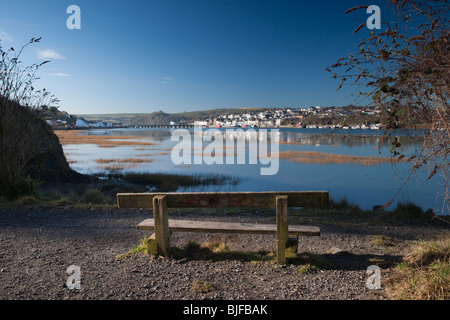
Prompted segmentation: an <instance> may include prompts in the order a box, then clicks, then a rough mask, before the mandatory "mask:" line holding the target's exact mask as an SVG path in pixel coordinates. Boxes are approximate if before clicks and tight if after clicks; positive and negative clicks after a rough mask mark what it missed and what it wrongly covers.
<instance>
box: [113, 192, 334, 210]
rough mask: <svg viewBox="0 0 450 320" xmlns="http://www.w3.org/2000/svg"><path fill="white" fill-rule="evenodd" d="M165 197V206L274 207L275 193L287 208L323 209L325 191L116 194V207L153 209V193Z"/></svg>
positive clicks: (324, 206) (326, 205) (326, 198)
mask: <svg viewBox="0 0 450 320" xmlns="http://www.w3.org/2000/svg"><path fill="white" fill-rule="evenodd" d="M162 195H164V196H166V201H167V207H168V208H275V207H276V198H277V196H280V195H283V196H287V197H288V206H289V207H314V208H326V207H328V206H329V195H328V191H287V192H181V193H163V192H160V193H119V194H117V204H118V207H119V208H153V198H154V197H155V196H162Z"/></svg>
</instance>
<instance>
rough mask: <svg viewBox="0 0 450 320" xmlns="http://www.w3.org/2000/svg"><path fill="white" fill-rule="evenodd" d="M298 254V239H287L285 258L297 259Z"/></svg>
mask: <svg viewBox="0 0 450 320" xmlns="http://www.w3.org/2000/svg"><path fill="white" fill-rule="evenodd" d="M297 252H298V237H289V238H288V241H287V244H286V258H287V259H293V258H297Z"/></svg>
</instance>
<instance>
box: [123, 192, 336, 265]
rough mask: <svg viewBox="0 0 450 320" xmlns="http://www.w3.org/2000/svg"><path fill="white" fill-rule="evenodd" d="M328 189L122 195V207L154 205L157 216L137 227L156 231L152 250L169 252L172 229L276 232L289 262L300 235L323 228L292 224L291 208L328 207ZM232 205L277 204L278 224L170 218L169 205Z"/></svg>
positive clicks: (283, 259)
mask: <svg viewBox="0 0 450 320" xmlns="http://www.w3.org/2000/svg"><path fill="white" fill-rule="evenodd" d="M328 201H329V200H328V192H326V191H325V192H323V191H320V192H293V191H291V192H283V193H281V192H280V193H278V192H258V193H254V192H228V193H227V192H218V193H214V192H212V193H167V194H162V193H153V194H118V195H117V202H118V206H119V207H120V208H148V207H150V204H151V206H152V207H153V219H146V220H144V221H142V222H141V223H140V224H139V225H138V226H137V227H138V229H143V230H154V231H155V232H154V234H153V235H152V236H151V237H150V238H149V240H148V248H149V252H150V253H152V254H153V253H156V254H160V255H167V253H168V249H169V246H170V233H171V232H172V231H191V232H208V233H214V232H215V233H247V234H248V233H249V234H276V247H277V262H278V263H279V264H285V263H286V261H287V259H288V258H294V257H296V255H297V250H298V236H319V235H320V229H319V228H318V227H311V226H289V223H288V214H289V207H297V206H299V207H326V206H327V205H328V203H329V202H328ZM168 206H170V207H174V208H210V207H212V208H228V207H253V208H257V207H265V208H267V207H272V208H273V207H275V208H276V225H268V224H250V223H229V222H211V221H188V220H169V219H168V215H167V207H168Z"/></svg>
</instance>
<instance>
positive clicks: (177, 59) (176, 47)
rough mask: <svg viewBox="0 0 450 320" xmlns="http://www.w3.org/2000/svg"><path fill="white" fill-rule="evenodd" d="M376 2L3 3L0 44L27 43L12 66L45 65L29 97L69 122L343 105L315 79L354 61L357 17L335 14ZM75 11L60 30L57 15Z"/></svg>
mask: <svg viewBox="0 0 450 320" xmlns="http://www.w3.org/2000/svg"><path fill="white" fill-rule="evenodd" d="M383 3H385V1H378V0H369V1H367V2H364V1H361V0H340V1H336V0H334V1H331V0H329V1H325V0H324V1H300V0H278V1H269V0H267V1H266V0H150V1H148V0H147V1H145V0H139V1H138V0H128V1H100V0H96V1H81V0H71V1H62V0H47V1H40V0H15V1H9V2H8V4H5V1H3V3H2V5H1V10H0V39H1V40H2V41H1V42H0V45H2V46H3V47H5V48H8V47H15V48H18V47H20V46H22V45H23V44H25V43H26V42H27V41H28V40H29V39H31V38H32V37H36V38H37V37H42V40H41V42H40V43H38V44H33V45H32V46H29V47H27V49H26V51H25V53H24V56H23V61H24V63H28V64H31V63H34V62H40V61H42V60H41V59H49V60H51V63H49V64H46V65H45V66H44V67H43V68H42V69H41V70H40V74H39V75H40V78H41V79H40V80H39V81H38V82H37V83H36V85H37V87H45V88H46V89H48V90H50V91H51V92H52V93H53V94H54V95H55V96H56V97H58V98H59V99H60V109H61V110H65V111H67V112H69V113H72V114H84V113H122V112H128V113H133V112H153V111H158V110H163V111H165V112H168V113H175V112H183V111H193V110H205V109H212V108H239V107H305V106H311V105H322V106H327V105H338V106H340V105H346V104H348V103H354V102H355V96H353V95H352V94H353V93H354V91H356V89H354V88H350V87H349V88H344V89H343V90H341V91H338V92H336V88H337V87H338V85H339V82H338V81H336V80H333V79H331V78H330V74H329V73H328V72H327V71H325V68H326V67H328V66H330V65H331V64H334V63H335V62H336V60H337V59H338V58H340V57H343V56H347V55H348V54H350V53H352V52H355V47H356V45H357V44H358V43H359V42H360V39H361V37H362V36H363V34H361V33H366V34H368V33H369V32H370V30H369V29H367V28H364V29H363V30H361V31H360V32H361V33H358V34H356V35H354V34H353V30H354V29H355V28H356V27H357V26H358V25H359V24H361V23H363V22H365V21H366V20H367V18H368V17H369V15H368V14H366V13H365V10H359V11H356V12H352V13H350V14H344V11H345V10H347V9H349V8H351V7H353V6H356V5H361V4H367V5H371V4H376V5H379V6H380V7H381V8H382V14H383V7H382V4H383ZM72 4H74V5H78V6H79V7H80V9H81V29H80V30H70V29H68V28H67V27H66V21H67V19H68V18H69V16H70V14H68V13H66V9H67V7H68V6H69V5H72Z"/></svg>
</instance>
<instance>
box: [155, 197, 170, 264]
mask: <svg viewBox="0 0 450 320" xmlns="http://www.w3.org/2000/svg"><path fill="white" fill-rule="evenodd" d="M153 217H154V219H155V238H156V244H157V252H158V254H160V255H167V250H168V249H169V246H170V240H169V239H170V233H169V218H168V216H167V202H166V196H156V197H154V198H153Z"/></svg>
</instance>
